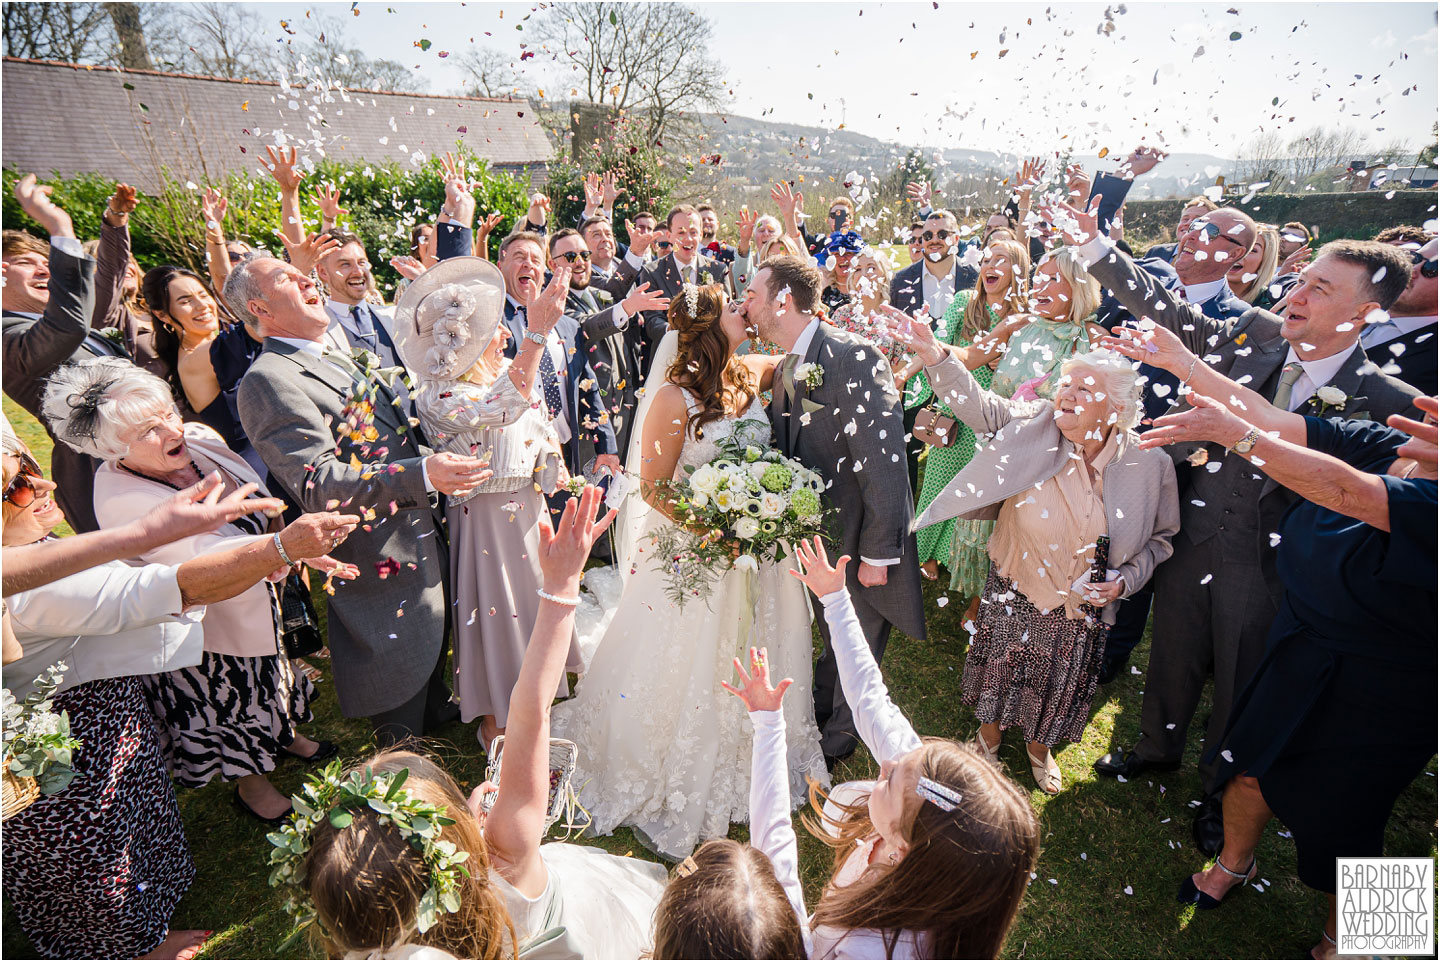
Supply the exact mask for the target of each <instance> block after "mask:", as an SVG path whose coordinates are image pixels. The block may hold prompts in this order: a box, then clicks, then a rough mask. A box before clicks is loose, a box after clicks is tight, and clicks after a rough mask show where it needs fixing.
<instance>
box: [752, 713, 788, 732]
mask: <svg viewBox="0 0 1440 962" xmlns="http://www.w3.org/2000/svg"><path fill="white" fill-rule="evenodd" d="M750 723H751V724H753V725H754V726H755V727H756V728H767V729H771V730H774V729H776V728H779V727H780V726H782V725H784V724H785V712H784V711H783V710H782V709H779V708H776V709H775V710H773V711H761V710H759V709H755V710H754V711H752V712H750Z"/></svg>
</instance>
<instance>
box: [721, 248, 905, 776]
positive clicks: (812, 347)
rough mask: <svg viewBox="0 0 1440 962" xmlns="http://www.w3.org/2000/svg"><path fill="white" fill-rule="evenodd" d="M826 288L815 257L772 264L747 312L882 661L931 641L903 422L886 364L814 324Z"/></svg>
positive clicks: (826, 659)
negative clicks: (777, 361)
mask: <svg viewBox="0 0 1440 962" xmlns="http://www.w3.org/2000/svg"><path fill="white" fill-rule="evenodd" d="M822 286H823V281H822V279H821V275H820V272H819V271H818V270H817V269H816V268H815V267H814V266H813V265H811V264H810V263H809V262H808V261H807V260H805V259H803V258H800V257H778V258H773V259H771V260H769V261H767V262H766V264H765V266H764V267H762V268H761V269H760V271H759V272H758V273H757V274H756V275H755V279H754V281H753V282H752V283H751V284H750V288H749V290H747V291H746V292H745V301H744V304H743V305H742V308H741V310H742V312H743V313H744V315H745V318H746V321H747V323H748V324H749V326H750V327H751V328H754V329H756V330H757V331H758V333H759V335H760V336H761V337H763V338H765V339H767V340H770V341H773V342H775V343H776V344H779V345H780V346H781V347H783V348H784V349H785V350H786V351H787V352H788V353H787V355H786V358H785V361H784V363H782V364H781V365H780V370H779V372H778V375H777V377H776V380H775V387H774V397H773V400H772V401H771V402H770V420H771V423H772V425H773V426H774V430H775V437H776V439H777V441H778V443H779V446H780V450H781V452H782V453H784V454H785V455H786V456H787V457H793V458H795V459H796V460H798V461H799V462H800V463H801V464H804V465H805V466H806V467H808V468H810V469H811V470H812V471H815V472H818V473H819V474H820V476H821V477H823V478H824V479H825V482H826V497H827V498H828V499H829V502H830V505H831V506H833V507H834V508H836V509H838V529H839V544H840V552H841V553H843V554H847V555H849V556H850V557H851V558H852V559H853V560H852V561H851V562H850V564H849V565H848V567H847V569H846V572H845V580H846V582H847V585H848V587H849V589H850V596H851V598H853V599H854V602H855V612H856V614H857V615H859V617H860V626H861V628H862V629H864V632H865V640H866V641H867V642H869V644H870V650H871V651H873V652H874V653H875V660H876V661H877V662H878V661H879V660H880V657H881V656H882V655H883V654H884V653H885V642H886V640H887V639H888V638H889V636H890V628H891V626H892V625H893V626H894V627H896V628H899V629H900V630H901V631H903V632H905V634H907V635H909V636H910V637H912V638H917V639H921V640H923V639H924V638H925V610H924V602H923V601H922V600H921V598H920V568H919V566H918V564H917V563H916V550H915V536H914V535H913V534H911V533H910V521H911V517H912V515H913V513H914V504H915V501H914V497H913V496H912V494H911V491H910V478H909V474H908V472H907V469H906V462H905V425H904V421H903V412H902V409H901V405H900V395H899V394H898V393H896V391H895V381H894V378H893V377H892V376H891V374H890V365H889V364H887V363H886V361H885V358H884V357H883V356H882V355H881V354H880V352H879V351H878V350H877V349H876V348H875V347H874V346H873V345H871V344H869V343H868V342H866V341H863V340H861V339H860V338H858V337H855V336H854V335H852V334H847V333H845V332H843V331H839V330H837V329H836V328H834V327H831V326H830V325H829V324H826V323H823V322H822V321H821V320H820V318H819V317H818V316H817V314H816V310H817V308H818V307H819V306H820V290H821V287H822ZM797 370H798V371H799V373H798V374H797ZM807 375H808V376H807ZM832 530H833V529H832ZM819 623H820V634H821V636H822V637H823V638H824V639H825V654H824V655H823V656H822V657H821V658H820V661H819V663H818V664H817V665H816V666H815V684H814V691H815V723H816V724H817V725H819V726H820V748H821V750H822V751H823V752H824V753H825V760H826V762H827V763H829V764H830V766H831V767H832V768H833V767H834V763H835V762H837V761H839V760H841V759H844V758H847V757H848V756H849V755H850V754H851V753H852V752H854V751H855V746H856V744H857V742H858V736H857V735H856V733H855V722H854V719H853V718H852V717H851V714H850V706H849V705H847V704H846V703H845V695H844V692H843V691H841V688H840V682H839V678H838V675H837V673H836V666H835V655H834V652H833V651H832V650H831V646H830V629H829V627H828V626H827V625H826V623H825V621H824V619H819Z"/></svg>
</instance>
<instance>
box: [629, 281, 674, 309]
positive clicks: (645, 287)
mask: <svg viewBox="0 0 1440 962" xmlns="http://www.w3.org/2000/svg"><path fill="white" fill-rule="evenodd" d="M669 306H670V298H668V297H666V296H665V292H664V291H652V290H651V289H650V285H649V284H648V283H645V284H641V285H639V286H638V287H636V288H635V289H634V290H633V291H631V292H630V294H629V295H628V296H627V297H626V298H625V299H624V300H623V301H621V302H620V307H621V309H623V310H624V311H625V313H626V314H634V313H635V312H636V311H663V310H665V309H666V308H668V307H669Z"/></svg>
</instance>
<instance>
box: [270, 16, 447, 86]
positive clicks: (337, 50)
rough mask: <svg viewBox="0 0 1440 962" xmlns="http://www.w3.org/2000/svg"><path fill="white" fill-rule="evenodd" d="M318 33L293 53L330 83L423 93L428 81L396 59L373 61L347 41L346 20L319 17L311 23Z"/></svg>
mask: <svg viewBox="0 0 1440 962" xmlns="http://www.w3.org/2000/svg"><path fill="white" fill-rule="evenodd" d="M309 22H310V23H311V24H313V28H314V29H315V30H316V31H317V32H316V33H315V34H313V35H312V36H311V37H309V38H307V39H308V42H306V43H302V44H299V45H296V44H294V43H292V44H291V45H290V50H291V51H293V52H294V53H295V55H296V60H297V62H298V60H299V59H301V58H304V59H308V60H309V61H311V62H312V63H313V64H314V66H316V67H318V68H319V69H320V70H322V71H323V72H324V74H325V76H326V78H327V80H328V81H329V82H330V83H332V84H334V83H338V84H339V85H340V86H342V87H345V88H346V89H348V90H410V91H415V90H424V89H425V86H426V81H425V78H424V77H422V76H420V75H419V74H418V73H416V72H415V71H414V70H412V69H411V68H409V67H407V66H405V65H404V64H402V63H399V62H398V61H395V60H385V59H383V58H382V59H374V60H372V59H371V58H370V57H369V55H367V54H366V53H365V51H363V50H361V49H360V48H359V47H355V46H352V45H350V44H349V43H347V42H346V38H345V21H344V20H343V19H341V18H340V17H336V16H331V15H326V14H318V15H316V16H315V17H313V18H312V19H311V20H310V21H309Z"/></svg>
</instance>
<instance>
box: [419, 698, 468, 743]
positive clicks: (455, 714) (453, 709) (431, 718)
mask: <svg viewBox="0 0 1440 962" xmlns="http://www.w3.org/2000/svg"><path fill="white" fill-rule="evenodd" d="M459 720H460V706H459V705H457V704H455V703H454V702H453V701H447V702H445V704H444V705H441V706H440V707H439V708H438V709H436V710H434V711H431V710H430V709H426V711H425V734H427V735H428V734H430V733H431V732H433V731H435V730H436V729H438V728H444V727H445V726H446V725H448V724H450V723H451V722H457V721H459Z"/></svg>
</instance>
